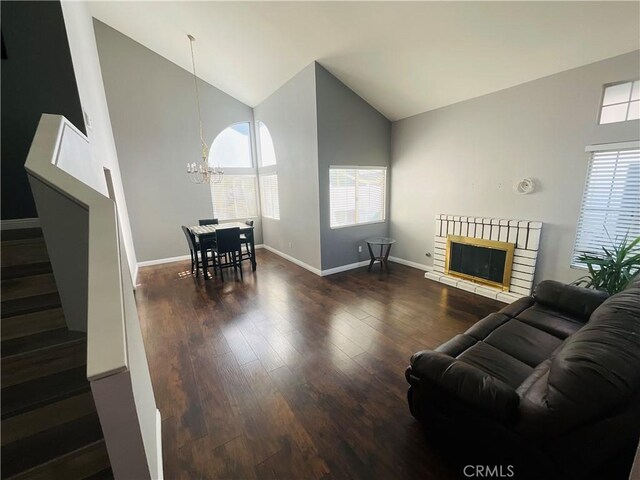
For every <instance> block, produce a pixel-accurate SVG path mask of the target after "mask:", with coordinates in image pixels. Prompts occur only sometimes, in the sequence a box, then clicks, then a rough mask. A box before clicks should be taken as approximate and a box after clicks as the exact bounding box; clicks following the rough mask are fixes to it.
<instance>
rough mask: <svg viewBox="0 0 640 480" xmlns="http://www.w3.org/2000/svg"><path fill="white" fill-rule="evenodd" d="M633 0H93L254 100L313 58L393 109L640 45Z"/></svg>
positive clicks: (414, 108) (123, 24)
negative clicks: (190, 39)
mask: <svg viewBox="0 0 640 480" xmlns="http://www.w3.org/2000/svg"><path fill="white" fill-rule="evenodd" d="M639 6H640V3H639V2H187V1H184V2H90V4H89V8H90V10H91V12H92V14H93V15H94V17H96V18H98V19H99V20H101V21H103V22H105V23H106V24H108V25H110V26H112V27H113V28H115V29H117V30H119V31H121V32H122V33H124V34H125V35H128V36H129V37H131V38H133V39H134V40H136V41H138V42H140V43H142V44H143V45H145V46H146V47H148V48H150V49H151V50H153V51H155V52H156V53H158V54H160V55H162V56H164V57H165V58H167V59H168V60H170V61H172V62H174V63H176V64H178V65H180V66H181V67H183V68H185V69H187V70H191V57H190V52H189V42H188V40H187V36H186V35H187V33H190V34H192V35H194V36H195V37H196V39H197V42H196V44H195V48H196V62H197V66H198V76H199V77H201V78H202V79H204V80H205V81H207V82H209V83H211V84H212V85H214V86H216V87H218V88H219V89H221V90H223V91H225V92H226V93H228V94H230V95H232V96H233V97H235V98H237V99H238V100H240V101H242V102H244V103H246V104H248V105H250V106H255V105H257V104H259V103H260V102H261V101H262V100H264V99H265V98H266V97H268V96H269V95H270V94H271V93H273V92H274V91H275V90H277V89H278V88H279V87H280V86H282V85H283V84H284V83H285V82H286V81H287V80H288V79H289V78H291V77H292V76H294V75H295V74H296V73H297V72H299V71H300V70H302V68H304V67H305V66H306V65H308V64H309V63H311V62H312V61H314V60H317V61H318V62H319V63H320V64H322V65H323V66H324V67H325V68H326V69H327V70H329V71H330V72H331V73H333V74H334V75H335V76H336V77H338V78H339V79H340V80H342V81H343V82H344V83H345V84H346V85H348V86H349V87H350V88H351V89H353V90H354V91H355V92H356V93H358V94H359V95H360V96H361V97H362V98H364V99H365V100H366V101H367V102H369V103H370V104H371V105H373V106H374V107H375V108H377V109H378V110H379V111H380V112H381V113H383V114H384V115H385V116H386V117H387V118H389V119H391V120H397V119H401V118H405V117H408V116H411V115H415V114H418V113H421V112H424V111H428V110H432V109H435V108H439V107H443V106H446V105H450V104H452V103H456V102H460V101H463V100H466V99H469V98H473V97H477V96H480V95H484V94H487V93H491V92H495V91H498V90H502V89H504V88H508V87H511V86H514V85H518V84H520V83H524V82H527V81H530V80H533V79H536V78H541V77H544V76H547V75H551V74H554V73H557V72H561V71H564V70H568V69H571V68H575V67H579V66H581V65H586V64H589V63H592V62H596V61H598V60H602V59H605V58H608V57H612V56H615V55H619V54H623V53H626V52H630V51H632V50H637V49H639V48H640V20H639V19H640V8H639Z"/></svg>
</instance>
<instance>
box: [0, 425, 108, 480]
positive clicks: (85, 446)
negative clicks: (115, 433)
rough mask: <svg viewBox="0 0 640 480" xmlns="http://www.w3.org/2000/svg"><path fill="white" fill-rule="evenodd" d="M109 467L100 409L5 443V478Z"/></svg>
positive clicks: (77, 474)
mask: <svg viewBox="0 0 640 480" xmlns="http://www.w3.org/2000/svg"><path fill="white" fill-rule="evenodd" d="M108 467H109V457H108V455H107V452H106V448H105V445H104V440H103V436H102V429H101V428H100V421H99V419H98V415H97V413H92V414H90V415H85V416H84V417H81V418H79V419H77V420H73V421H71V422H67V423H64V424H62V425H60V426H58V427H55V428H52V429H49V430H46V431H44V432H40V433H37V434H35V435H32V436H30V437H28V438H25V439H22V440H17V441H15V442H12V443H9V444H8V445H5V446H3V447H2V478H30V479H32V478H84V477H87V476H89V475H91V474H94V473H97V472H99V471H101V470H104V469H105V468H108ZM30 470H31V471H30Z"/></svg>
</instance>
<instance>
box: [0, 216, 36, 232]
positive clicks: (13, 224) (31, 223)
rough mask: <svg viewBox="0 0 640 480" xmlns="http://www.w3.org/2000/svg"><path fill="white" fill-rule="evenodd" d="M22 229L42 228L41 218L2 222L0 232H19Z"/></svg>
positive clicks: (14, 219) (0, 222)
mask: <svg viewBox="0 0 640 480" xmlns="http://www.w3.org/2000/svg"><path fill="white" fill-rule="evenodd" d="M21 228H40V219H39V218H13V219H11V220H1V221H0V230H19V229H21Z"/></svg>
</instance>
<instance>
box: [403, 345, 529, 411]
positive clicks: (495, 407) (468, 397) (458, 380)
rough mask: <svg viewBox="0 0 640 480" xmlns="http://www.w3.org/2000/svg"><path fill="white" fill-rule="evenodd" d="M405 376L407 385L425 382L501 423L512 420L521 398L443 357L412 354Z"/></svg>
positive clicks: (497, 382)
mask: <svg viewBox="0 0 640 480" xmlns="http://www.w3.org/2000/svg"><path fill="white" fill-rule="evenodd" d="M406 376H407V380H408V381H409V383H412V382H415V381H416V380H417V381H420V382H421V381H423V380H424V381H425V382H426V383H430V384H433V385H436V386H437V387H439V388H441V389H442V390H443V391H444V392H445V393H446V394H447V395H449V396H451V397H454V398H456V399H459V400H460V402H462V403H463V404H466V405H467V406H469V407H472V408H475V409H477V410H479V411H480V412H481V413H482V414H484V415H486V416H488V417H491V418H492V419H494V420H498V421H500V422H503V423H506V422H508V421H510V420H512V419H514V418H515V416H516V413H517V411H518V404H519V402H520V397H519V396H518V394H517V393H516V391H515V389H513V388H512V387H510V386H509V385H507V384H506V383H504V382H502V381H501V380H498V379H497V378H495V377H492V376H491V375H489V374H487V373H485V372H483V371H482V370H480V369H479V368H476V367H474V366H473V365H469V364H468V363H465V362H462V361H460V360H457V359H455V358H453V357H450V356H449V355H446V354H444V353H440V352H434V351H431V350H423V351H421V352H418V353H416V354H414V355H413V356H412V357H411V366H410V367H409V369H408V370H407V373H406ZM412 377H413V378H412Z"/></svg>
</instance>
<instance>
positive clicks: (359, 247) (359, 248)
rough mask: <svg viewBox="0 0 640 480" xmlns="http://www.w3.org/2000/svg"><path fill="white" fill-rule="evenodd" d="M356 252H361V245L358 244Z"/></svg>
mask: <svg viewBox="0 0 640 480" xmlns="http://www.w3.org/2000/svg"><path fill="white" fill-rule="evenodd" d="M358 253H362V245H358Z"/></svg>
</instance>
